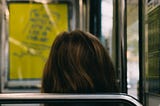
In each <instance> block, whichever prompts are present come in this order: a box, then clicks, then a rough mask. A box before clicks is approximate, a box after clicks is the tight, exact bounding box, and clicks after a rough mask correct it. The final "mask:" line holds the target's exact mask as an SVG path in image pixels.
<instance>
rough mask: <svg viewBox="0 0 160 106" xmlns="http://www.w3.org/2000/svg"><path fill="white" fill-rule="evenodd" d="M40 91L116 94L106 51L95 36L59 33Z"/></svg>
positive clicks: (78, 31) (111, 67)
mask: <svg viewBox="0 0 160 106" xmlns="http://www.w3.org/2000/svg"><path fill="white" fill-rule="evenodd" d="M41 90H42V92H44V93H60V92H63V93H105V92H117V91H118V90H117V87H116V78H115V71H114V68H113V64H112V62H111V59H110V57H109V55H108V53H107V51H106V50H105V49H104V47H103V46H102V44H101V43H100V42H99V40H98V39H97V38H96V37H95V36H93V35H92V34H90V33H86V32H83V31H80V30H75V31H72V32H70V33H69V32H63V33H61V34H59V35H58V36H57V38H56V39H55V41H54V42H53V45H52V47H51V51H50V55H49V58H48V61H47V62H46V65H45V67H44V73H43V78H42V89H41Z"/></svg>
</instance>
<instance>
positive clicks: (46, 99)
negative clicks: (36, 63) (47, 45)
mask: <svg viewBox="0 0 160 106" xmlns="http://www.w3.org/2000/svg"><path fill="white" fill-rule="evenodd" d="M0 104H8V105H11V104H12V106H13V104H16V106H17V104H21V105H22V104H30V106H31V104H32V105H37V106H38V105H39V104H53V105H54V106H67V105H68V106H142V105H141V104H140V103H139V102H138V101H137V100H136V99H134V98H133V97H131V96H129V95H126V94H56V93H53V94H51V93H49V94H47V93H7V94H0ZM5 106H6V105H5ZM22 106H23V105H22Z"/></svg>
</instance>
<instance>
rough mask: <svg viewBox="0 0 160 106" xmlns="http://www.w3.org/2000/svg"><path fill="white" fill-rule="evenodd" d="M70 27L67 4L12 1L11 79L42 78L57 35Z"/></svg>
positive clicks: (10, 22) (10, 31)
mask: <svg viewBox="0 0 160 106" xmlns="http://www.w3.org/2000/svg"><path fill="white" fill-rule="evenodd" d="M67 30H68V7H67V4H38V3H10V4H9V79H10V80H23V79H24V80H25V79H39V78H41V76H42V71H43V67H44V64H45V62H46V60H47V58H48V55H49V52H50V47H51V45H52V42H53V41H54V39H55V37H56V35H57V34H58V33H60V32H62V31H67Z"/></svg>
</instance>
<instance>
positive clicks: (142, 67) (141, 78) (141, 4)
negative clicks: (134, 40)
mask: <svg viewBox="0 0 160 106" xmlns="http://www.w3.org/2000/svg"><path fill="white" fill-rule="evenodd" d="M145 1H146V0H139V5H138V7H139V9H138V11H139V88H138V91H139V92H138V97H139V100H140V102H141V103H144V96H145V95H144V92H145V85H144V71H145V61H144V59H145V40H144V39H145V28H144V22H145Z"/></svg>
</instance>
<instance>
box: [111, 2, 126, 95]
mask: <svg viewBox="0 0 160 106" xmlns="http://www.w3.org/2000/svg"><path fill="white" fill-rule="evenodd" d="M125 3H126V2H125V0H114V19H113V21H114V24H113V27H114V32H113V36H114V37H113V43H114V44H113V52H112V53H115V54H113V55H114V62H115V67H116V70H117V73H118V78H119V84H120V85H119V86H120V92H123V93H127V57H126V56H127V55H126V49H127V43H126V42H127V40H126V39H127V38H126V37H127V36H126V8H125V7H126V4H125Z"/></svg>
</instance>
